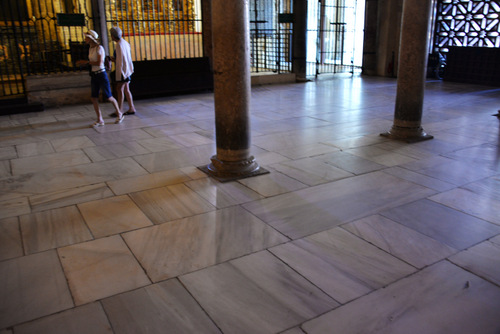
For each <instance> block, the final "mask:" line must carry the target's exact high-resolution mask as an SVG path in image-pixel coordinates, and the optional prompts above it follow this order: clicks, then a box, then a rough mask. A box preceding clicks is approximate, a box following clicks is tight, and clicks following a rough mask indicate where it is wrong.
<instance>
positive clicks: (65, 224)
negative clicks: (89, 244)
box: [19, 206, 93, 254]
mask: <svg viewBox="0 0 500 334" xmlns="http://www.w3.org/2000/svg"><path fill="white" fill-rule="evenodd" d="M19 223H20V225H21V234H22V237H23V246H24V251H25V253H26V254H32V253H38V252H42V251H44V250H47V249H51V248H58V247H62V246H67V245H71V244H75V243H79V242H83V241H87V240H91V239H93V238H92V235H91V234H90V231H89V229H88V228H87V226H86V225H85V221H84V220H83V218H82V216H81V214H80V212H79V211H78V209H77V208H76V206H67V207H64V208H60V209H52V210H47V211H43V212H37V213H32V214H29V215H22V216H20V217H19Z"/></svg>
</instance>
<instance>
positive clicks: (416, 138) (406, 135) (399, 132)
mask: <svg viewBox="0 0 500 334" xmlns="http://www.w3.org/2000/svg"><path fill="white" fill-rule="evenodd" d="M380 135H381V136H383V137H386V138H389V139H395V140H402V141H405V142H407V143H417V142H420V141H424V140H429V139H432V138H434V136H431V135H429V134H427V133H425V132H424V130H423V129H422V128H421V127H419V128H403V127H398V126H393V127H392V128H391V130H390V131H389V132H385V133H381V134H380Z"/></svg>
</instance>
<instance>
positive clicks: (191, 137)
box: [0, 76, 500, 334]
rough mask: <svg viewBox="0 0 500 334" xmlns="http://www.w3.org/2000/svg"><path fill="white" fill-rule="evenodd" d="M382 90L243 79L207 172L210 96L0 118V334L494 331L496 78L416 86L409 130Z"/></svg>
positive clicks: (366, 83)
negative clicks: (240, 136) (220, 160)
mask: <svg viewBox="0 0 500 334" xmlns="http://www.w3.org/2000/svg"><path fill="white" fill-rule="evenodd" d="M395 95H396V81H395V80H394V79H390V78H374V77H361V76H356V77H342V76H339V77H334V78H328V79H322V80H317V81H314V82H307V83H297V84H280V85H269V86H254V87H253V88H252V100H251V126H252V148H251V150H252V154H253V155H254V156H255V157H256V160H257V162H258V163H259V164H260V165H261V166H262V167H264V168H265V169H267V170H269V171H270V173H269V174H265V175H260V176H256V177H252V178H246V179H242V180H238V181H232V182H227V183H220V182H218V181H216V180H214V179H212V178H209V177H207V175H205V174H204V173H203V172H201V171H200V169H198V168H197V167H201V166H204V165H206V164H208V162H209V159H210V157H211V156H212V155H213V154H214V153H215V134H214V101H213V93H210V92H205V93H198V94H192V95H182V96H169V97H164V98H156V99H149V100H140V101H136V107H137V110H138V113H137V114H135V115H133V116H127V117H126V119H125V121H124V122H123V123H121V124H118V125H117V124H113V118H111V117H109V118H107V119H106V125H105V126H104V127H100V128H97V129H92V128H90V127H89V125H90V124H92V122H93V121H94V112H93V110H92V106H91V104H90V103H89V104H85V105H75V106H63V107H57V108H56V107H54V108H49V109H47V110H46V111H44V112H40V113H28V114H15V115H10V116H2V117H0V282H1V283H0V334H20V333H23V334H28V333H37V334H40V333H42V334H43V333H50V334H54V333H55V334H59V333H61V334H73V333H91V334H99V333H116V334H121V333H134V334H137V333H175V334H179V333H189V334H192V333H226V334H233V333H234V334H245V333H256V334H266V333H270V334H272V333H283V334H304V333H307V334H316V333H318V334H324V333H342V334H348V333H365V334H370V333H384V334H387V333H398V334H399V333H404V334H412V333H415V334H422V333H425V334H433V333H435V334H442V333H453V334H461V333H463V334H470V333H474V334H475V333H481V334H498V333H500V120H499V119H498V118H496V117H493V116H492V114H494V113H496V111H497V109H499V107H500V89H498V88H493V87H484V86H476V85H467V84H459V83H450V82H441V81H428V82H427V84H426V93H425V103H424V110H423V120H422V125H423V127H424V130H425V131H426V132H427V133H429V134H431V135H433V136H434V139H433V140H429V141H424V142H420V143H414V144H407V143H405V142H400V141H394V140H389V139H387V138H385V137H382V136H380V133H383V132H386V131H388V130H389V129H390V127H391V126H392V120H393V115H394V105H395ZM103 109H104V113H105V114H106V115H107V114H109V113H111V112H112V108H111V106H110V105H109V104H107V105H104V106H103Z"/></svg>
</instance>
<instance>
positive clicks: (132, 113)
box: [124, 111, 135, 115]
mask: <svg viewBox="0 0 500 334" xmlns="http://www.w3.org/2000/svg"><path fill="white" fill-rule="evenodd" d="M124 115H135V111H127V112H125V113H124Z"/></svg>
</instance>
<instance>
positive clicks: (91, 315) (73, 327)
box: [14, 303, 113, 334]
mask: <svg viewBox="0 0 500 334" xmlns="http://www.w3.org/2000/svg"><path fill="white" fill-rule="evenodd" d="M14 331H15V333H16V334H41V333H50V334H80V333H92V334H109V333H113V330H112V328H111V325H110V324H109V322H108V319H107V316H106V313H104V310H103V308H102V306H101V304H99V303H91V304H87V305H83V306H80V307H76V308H73V309H70V310H68V311H64V312H61V313H57V314H54V315H51V316H48V317H45V318H41V319H37V320H35V321H32V322H28V323H25V324H23V325H20V326H16V327H14Z"/></svg>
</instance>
